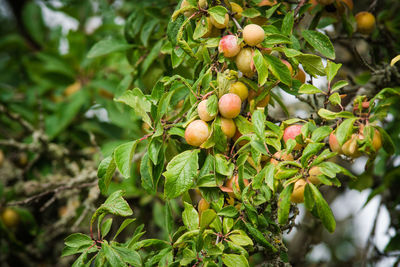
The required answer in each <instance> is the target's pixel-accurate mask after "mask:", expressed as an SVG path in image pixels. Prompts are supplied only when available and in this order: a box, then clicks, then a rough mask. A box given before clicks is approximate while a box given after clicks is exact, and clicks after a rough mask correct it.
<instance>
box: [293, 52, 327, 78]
mask: <svg viewBox="0 0 400 267" xmlns="http://www.w3.org/2000/svg"><path fill="white" fill-rule="evenodd" d="M295 59H297V60H298V61H299V62H300V63H301V65H302V66H303V68H304V70H305V71H306V72H307V73H308V74H310V75H312V76H314V77H316V76H317V75H319V76H323V75H325V70H324V65H323V64H322V60H321V58H320V57H319V56H317V55H310V54H301V55H298V56H295Z"/></svg>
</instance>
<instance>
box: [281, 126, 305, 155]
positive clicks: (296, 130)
mask: <svg viewBox="0 0 400 267" xmlns="http://www.w3.org/2000/svg"><path fill="white" fill-rule="evenodd" d="M301 127H303V125H299V124H295V125H290V126H289V127H287V128H286V129H285V131H284V132H283V141H285V143H286V142H287V140H289V139H296V136H298V135H300V134H301ZM301 147H302V145H301V144H296V146H295V147H294V150H299V149H301Z"/></svg>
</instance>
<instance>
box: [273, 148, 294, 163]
mask: <svg viewBox="0 0 400 267" xmlns="http://www.w3.org/2000/svg"><path fill="white" fill-rule="evenodd" d="M277 159H278V160H280V161H291V160H293V159H294V158H293V155H292V154H288V153H286V152H285V153H282V152H281V151H278V152H276V153H275V154H274V155H273V157H272V158H271V163H272V164H274V165H275V166H276V165H278V163H279V161H278V160H277Z"/></svg>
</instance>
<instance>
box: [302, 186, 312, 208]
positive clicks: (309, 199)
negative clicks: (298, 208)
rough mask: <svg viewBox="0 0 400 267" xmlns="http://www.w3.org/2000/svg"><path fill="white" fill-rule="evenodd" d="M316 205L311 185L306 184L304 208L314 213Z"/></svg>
mask: <svg viewBox="0 0 400 267" xmlns="http://www.w3.org/2000/svg"><path fill="white" fill-rule="evenodd" d="M314 204H315V203H314V197H313V194H312V191H311V189H310V186H309V184H308V183H306V187H305V188H304V206H305V207H306V209H307V210H309V211H312V209H313V208H314Z"/></svg>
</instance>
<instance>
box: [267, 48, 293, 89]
mask: <svg viewBox="0 0 400 267" xmlns="http://www.w3.org/2000/svg"><path fill="white" fill-rule="evenodd" d="M264 58H265V60H266V62H267V63H268V69H269V70H270V71H271V72H272V74H273V75H274V76H275V77H276V78H277V79H278V80H280V81H281V82H282V83H284V84H286V85H289V86H290V85H291V84H292V78H291V75H290V71H289V68H288V67H287V66H286V65H285V64H283V63H282V61H281V60H280V59H279V58H277V57H274V56H271V55H264Z"/></svg>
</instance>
